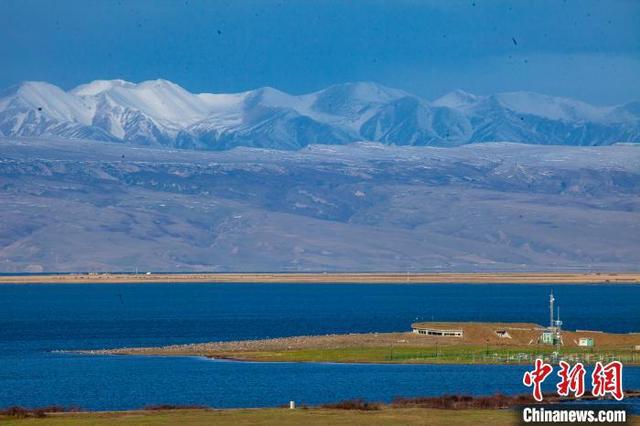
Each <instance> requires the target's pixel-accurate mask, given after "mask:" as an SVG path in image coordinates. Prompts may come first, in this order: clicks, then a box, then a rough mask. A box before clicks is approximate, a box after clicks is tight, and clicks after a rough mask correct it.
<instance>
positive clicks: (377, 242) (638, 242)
mask: <svg viewBox="0 0 640 426" xmlns="http://www.w3.org/2000/svg"><path fill="white" fill-rule="evenodd" d="M269 95H274V96H275V95H276V94H275V93H271V94H269ZM331 107H332V108H333V107H335V108H338V109H342V108H343V106H340V105H339V104H337V103H331ZM72 110H73V109H72V106H69V111H72ZM166 113H167V115H169V114H170V111H166ZM88 147H90V149H88ZM0 200H1V202H0V272H25V271H32V272H38V271H89V272H91V271H134V270H135V269H136V268H138V269H139V270H140V271H156V272H157V271H203V270H204V271H459V272H465V271H466V272H470V271H590V270H596V271H599V270H601V271H605V270H608V271H637V270H638V267H639V266H638V265H640V238H638V237H639V236H640V215H639V213H638V212H640V145H630V144H626V145H625V144H620V145H614V146H605V147H563V146H535V145H522V144H509V143H487V144H475V145H466V146H462V147H454V148H449V149H439V148H431V147H390V146H384V145H381V144H379V143H370V142H369V143H354V144H350V145H347V146H326V145H312V146H309V147H306V148H303V149H300V150H297V151H274V150H265V149H255V148H244V147H242V148H235V149H232V150H228V151H222V152H202V151H198V152H194V151H188V150H177V149H172V150H169V149H153V148H139V147H132V146H128V145H125V144H115V143H91V142H87V141H83V140H78V141H71V140H65V139H62V140H60V139H57V140H56V139H51V138H19V139H7V138H0Z"/></svg>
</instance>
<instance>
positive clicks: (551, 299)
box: [549, 290, 556, 328]
mask: <svg viewBox="0 0 640 426" xmlns="http://www.w3.org/2000/svg"><path fill="white" fill-rule="evenodd" d="M555 300H556V299H554V298H553V290H551V293H550V294H549V327H550V328H553V325H554V324H553V302H555Z"/></svg>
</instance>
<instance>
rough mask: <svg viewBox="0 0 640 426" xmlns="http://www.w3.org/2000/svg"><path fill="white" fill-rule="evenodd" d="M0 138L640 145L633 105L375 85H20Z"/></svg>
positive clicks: (223, 144) (278, 145) (4, 97)
mask: <svg viewBox="0 0 640 426" xmlns="http://www.w3.org/2000/svg"><path fill="white" fill-rule="evenodd" d="M0 136H55V137H66V138H82V139H91V140H97V141H112V142H125V143H129V144H135V145H151V146H167V147H177V148H187V149H202V150H221V149H228V148H233V147H236V146H252V147H263V148H274V149H298V148H301V147H303V146H306V145H310V144H346V143H350V142H354V141H361V140H369V141H377V142H382V143H384V144H390V145H432V146H457V145H463V144H468V143H477V142H488V141H511V142H522V143H530V144H549V145H610V144H613V143H616V142H640V102H637V101H635V102H630V103H627V104H622V105H616V106H606V107H602V106H593V105H590V104H587V103H584V102H580V101H576V100H572V99H567V98H560V97H551V96H546V95H541V94H537V93H530V92H512V93H501V94H497V95H491V96H476V95H473V94H470V93H466V92H463V91H455V92H452V93H449V94H447V95H445V96H443V97H441V98H439V99H437V100H435V101H432V102H429V101H427V100H424V99H422V98H420V97H418V96H414V95H412V94H410V93H407V92H404V91H402V90H397V89H391V88H388V87H384V86H382V85H379V84H376V83H367V82H360V83H345V84H339V85H334V86H331V87H328V88H326V89H324V90H320V91H318V92H314V93H309V94H305V95H299V96H294V95H290V94H287V93H285V92H282V91H279V90H276V89H273V88H269V87H265V88H261V89H257V90H252V91H247V92H242V93H234V94H212V93H200V94H193V93H190V92H188V91H187V90H185V89H183V88H182V87H180V86H178V85H177V84H174V83H172V82H170V81H166V80H153V81H145V82H142V83H138V84H135V83H130V82H127V81H123V80H97V81H94V82H91V83H88V84H84V85H81V86H78V87H76V88H74V89H72V90H70V91H68V92H65V91H64V90H62V89H60V88H59V87H57V86H55V85H52V84H49V83H44V82H26V83H23V84H21V85H18V86H14V87H12V88H9V89H7V90H5V91H4V92H2V93H0Z"/></svg>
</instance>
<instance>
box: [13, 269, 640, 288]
mask: <svg viewBox="0 0 640 426" xmlns="http://www.w3.org/2000/svg"><path fill="white" fill-rule="evenodd" d="M162 283H165V284H166V283H171V284H180V283H202V284H213V283H228V284H232V283H233V284H276V283H278V284H593V285H599V284H640V272H621V273H615V272H602V273H600V272H591V273H550V272H532V273H526V272H523V273H506V272H505V273H500V272H496V273H485V272H481V273H453V272H451V273H448V272H442V273H374V272H372V273H350V272H344V273H342V272H336V273H315V272H314V273H298V272H292V273H175V274H173V273H151V274H148V273H145V274H133V273H131V274H127V273H100V274H98V273H78V274H76V273H71V274H66V273H59V274H34V275H0V285H2V284H162Z"/></svg>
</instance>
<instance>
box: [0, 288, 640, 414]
mask: <svg viewBox="0 0 640 426" xmlns="http://www.w3.org/2000/svg"><path fill="white" fill-rule="evenodd" d="M551 288H552V286H544V285H537V286H530V285H428V286H420V285H400V286H399V285H291V284H257V285H253V284H242V285H238V284H157V285H156V284H138V285H122V284H120V285H21V286H13V285H7V286H0V407H4V406H8V405H13V404H18V405H25V406H42V405H49V404H58V405H67V406H68V405H75V406H80V407H82V408H86V409H130V408H140V407H142V406H145V405H150V404H160V403H171V404H202V405H208V406H213V407H261V406H276V405H280V404H284V403H287V402H288V401H289V400H291V399H293V400H296V401H298V402H299V403H307V404H317V403H322V402H335V401H338V400H342V399H348V398H355V397H363V398H367V399H370V400H377V401H389V400H391V399H392V398H393V397H395V396H420V395H440V394H443V393H467V394H476V395H477V394H492V393H495V392H504V393H525V392H527V389H526V388H524V387H523V385H522V384H521V379H522V373H523V371H524V370H525V369H526V368H527V367H524V366H465V365H453V366H446V365H445V366H440V365H438V366H434V365H344V364H342V365H340V364H296V363H268V364H263V363H239V362H228V361H214V360H207V359H204V358H188V357H171V358H162V357H118V356H80V355H71V354H62V353H56V352H54V351H56V350H69V349H96V348H112V347H122V346H149V345H166V344H174V343H189V342H206V341H214V340H238V339H254V338H268V337H276V336H291V335H303V334H327V333H348V332H370V331H381V332H385V331H401V330H408V329H409V327H410V324H411V322H413V321H415V320H441V321H444V320H457V321H519V322H537V323H545V321H547V318H548V311H547V309H548V308H547V299H548V294H549V291H550V290H551ZM553 290H554V294H555V295H556V300H557V303H558V304H559V305H560V306H561V313H562V316H563V318H562V319H563V321H564V323H565V326H566V327H567V328H569V329H576V328H577V329H601V330H605V331H611V332H629V331H638V330H640V309H639V306H640V287H637V286H632V285H629V286H626V285H615V286H614V285H606V286H593V285H591V286H588V285H571V286H554V287H553ZM554 383H555V381H554ZM624 386H625V388H633V389H640V368H637V367H625V376H624ZM549 389H551V383H550V387H549Z"/></svg>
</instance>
